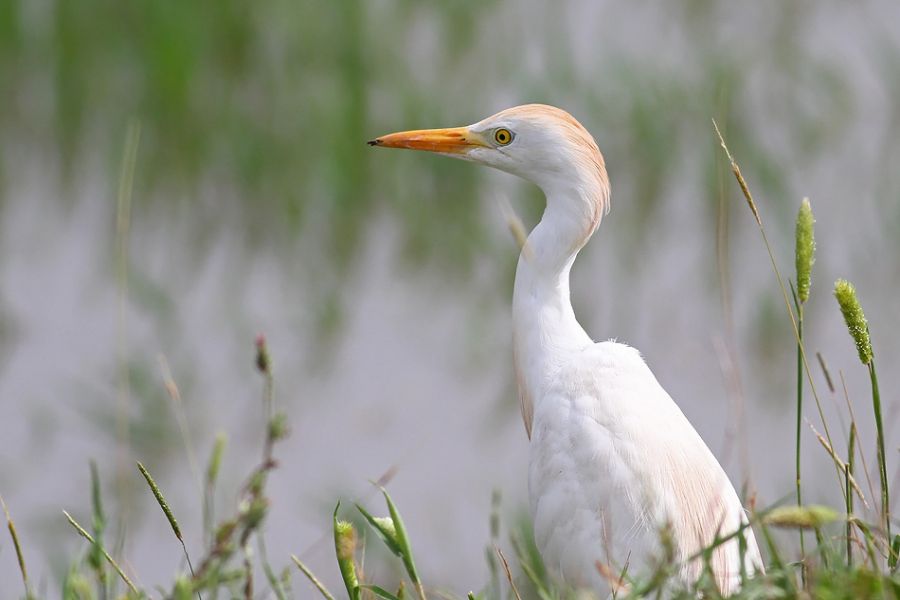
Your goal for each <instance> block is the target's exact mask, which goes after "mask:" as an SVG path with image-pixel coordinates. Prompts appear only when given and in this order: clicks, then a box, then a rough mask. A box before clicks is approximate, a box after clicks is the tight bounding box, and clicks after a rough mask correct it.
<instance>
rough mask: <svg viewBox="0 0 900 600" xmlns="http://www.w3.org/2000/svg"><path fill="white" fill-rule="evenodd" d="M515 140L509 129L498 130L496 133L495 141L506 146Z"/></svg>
mask: <svg viewBox="0 0 900 600" xmlns="http://www.w3.org/2000/svg"><path fill="white" fill-rule="evenodd" d="M512 140H513V134H512V132H511V131H510V130H509V129H498V130H497V131H495V132H494V141H495V142H497V143H498V144H500V145H501V146H505V145H507V144H508V143H510V142H511V141H512Z"/></svg>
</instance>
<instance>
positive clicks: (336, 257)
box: [0, 0, 900, 273]
mask: <svg viewBox="0 0 900 600" xmlns="http://www.w3.org/2000/svg"><path fill="white" fill-rule="evenodd" d="M832 4H834V3H829V2H826V3H819V4H809V3H803V2H785V3H769V4H765V5H759V6H755V7H753V8H752V10H751V9H747V8H743V9H741V10H740V11H738V12H739V13H740V14H737V15H735V14H733V13H734V12H735V10H734V9H733V7H730V6H729V3H726V2H722V1H716V0H680V1H678V2H673V3H670V4H667V5H666V8H665V9H664V14H662V15H661V16H660V17H659V18H656V19H649V22H650V24H651V25H653V24H658V25H659V27H660V28H662V27H665V31H662V30H660V31H637V32H634V33H635V35H637V34H640V35H642V36H646V37H647V38H648V39H649V38H652V37H654V36H655V35H656V34H659V35H665V36H667V38H671V40H672V41H671V43H672V45H673V53H677V54H679V55H680V56H679V58H678V59H677V60H672V57H669V56H659V55H658V48H657V45H656V44H652V45H651V48H655V50H654V51H653V52H645V51H641V48H634V47H629V46H627V45H625V44H624V43H623V39H625V37H624V36H623V35H622V34H619V35H618V36H617V35H615V34H616V31H615V30H616V25H615V24H613V23H610V22H609V21H612V20H615V18H621V11H616V10H612V9H610V10H609V11H606V12H608V13H609V15H610V16H609V17H606V15H605V14H604V13H603V12H602V11H596V10H595V11H591V13H592V14H594V15H595V16H594V17H592V18H593V19H596V21H597V22H596V23H595V24H592V26H595V27H596V29H597V32H598V35H597V36H596V47H580V46H578V45H577V44H583V43H584V41H583V40H582V41H581V42H579V41H578V40H579V39H580V38H576V37H575V36H572V35H571V32H570V31H569V30H570V29H571V26H572V22H573V21H575V20H577V19H573V15H577V12H578V11H579V10H580V8H581V5H580V4H579V3H577V2H573V3H564V4H563V5H561V6H557V5H555V4H554V5H552V6H551V5H547V6H542V5H535V6H533V7H530V10H529V12H528V14H527V15H526V14H519V13H517V12H516V11H515V10H513V9H512V8H509V7H506V6H504V5H503V3H500V2H496V1H488V2H485V1H483V0H457V1H455V2H452V3H443V2H414V1H411V0H397V1H388V0H380V1H378V2H362V1H359V0H335V1H334V2H290V1H286V0H265V1H261V2H254V3H246V2H241V1H239V0H219V1H217V2H212V1H209V0H197V1H193V2H175V1H171V0H163V1H158V0H134V1H129V2H113V1H111V0H80V1H78V2H75V1H74V0H47V1H46V2H27V1H25V0H6V1H5V2H3V3H2V5H0V73H2V77H0V81H2V82H3V86H4V88H5V91H4V93H2V94H0V131H3V139H4V141H5V143H4V144H3V152H4V153H7V154H12V153H16V152H19V151H20V146H19V143H18V142H20V141H25V142H28V144H26V145H25V147H26V148H28V147H33V145H35V144H36V145H37V147H38V148H45V149H50V150H52V154H51V156H53V155H55V156H56V158H57V159H58V164H59V169H60V172H61V175H62V176H63V180H64V181H68V182H71V181H72V180H73V178H76V177H77V176H78V174H79V167H81V166H83V164H82V161H83V160H84V157H85V156H91V155H94V156H96V155H100V156H102V157H105V161H106V164H107V165H108V166H109V174H110V177H111V178H112V177H114V174H115V172H116V166H117V164H118V161H119V159H120V156H121V152H122V148H121V146H122V140H123V138H124V130H125V126H126V124H127V122H128V121H129V119H132V118H138V119H139V120H140V121H141V123H142V125H143V131H144V136H143V139H142V145H141V150H140V167H139V169H138V174H139V178H140V179H139V182H138V185H139V191H138V194H137V195H136V201H137V202H138V204H145V205H147V204H151V203H157V202H160V201H165V202H171V203H175V204H178V203H190V204H191V210H192V211H194V214H196V215H197V216H196V219H197V227H196V229H197V234H198V237H199V238H200V239H201V241H202V239H204V232H205V235H209V233H210V230H212V231H215V229H216V224H220V223H222V222H223V220H225V221H231V222H235V221H236V222H240V223H241V225H242V226H243V227H245V228H246V231H247V232H248V235H249V237H250V239H251V240H257V241H258V240H259V239H261V238H272V237H274V238H276V239H278V238H279V237H290V236H292V235H296V234H297V233H298V232H300V231H304V226H306V229H305V231H310V232H311V235H315V236H319V239H318V240H317V241H318V242H319V243H320V246H321V248H323V249H324V251H325V252H324V253H325V254H326V255H327V256H328V257H329V258H330V259H331V260H332V266H333V267H337V269H336V271H337V272H345V271H346V269H347V267H348V266H349V265H351V264H352V262H353V259H354V258H356V257H357V255H358V252H359V250H360V248H361V246H362V241H363V240H364V239H365V233H364V226H365V224H366V223H367V222H368V221H370V220H371V219H372V218H373V217H374V216H375V215H378V214H381V213H383V212H385V211H386V212H387V213H388V214H389V215H390V216H391V217H392V218H397V219H399V220H400V221H401V222H402V223H403V228H402V231H403V236H404V248H405V250H406V255H407V257H410V258H414V259H415V260H414V261H413V262H414V263H416V262H418V263H420V264H421V263H422V262H426V263H427V262H429V261H430V260H432V259H436V260H439V261H440V263H441V264H442V266H446V267H449V266H450V265H455V266H456V267H458V268H461V269H462V272H463V273H465V272H466V271H467V268H468V267H470V266H471V264H472V259H473V257H474V256H477V255H478V254H479V253H480V252H483V251H484V250H485V249H489V248H490V247H491V246H492V242H491V240H490V239H489V238H488V236H487V230H488V229H489V228H488V227H485V226H484V225H483V224H482V220H481V219H479V215H480V212H481V211H480V209H479V206H480V205H479V203H478V201H479V196H480V195H481V194H480V193H479V188H478V187H477V183H478V181H479V179H478V178H479V174H478V173H477V171H475V170H472V169H466V168H463V167H461V166H460V165H456V164H448V163H447V162H446V161H434V162H433V163H428V166H427V168H425V167H421V166H419V167H418V168H412V167H411V163H409V162H408V159H407V158H403V157H390V158H389V157H386V156H384V155H383V154H379V155H378V156H375V154H374V153H372V152H368V151H367V149H366V147H365V146H364V144H363V142H364V141H365V140H366V139H368V138H369V137H371V136H372V135H374V134H377V133H381V132H383V131H386V130H394V129H400V128H406V127H418V126H429V125H435V126H436V125H444V124H455V123H459V122H472V121H474V120H477V119H479V118H481V117H483V116H486V114H487V113H490V112H492V111H494V110H498V109H501V108H503V107H505V105H506V104H510V103H515V102H526V101H544V102H550V103H556V104H559V105H562V106H565V107H568V108H570V110H572V111H573V112H575V113H576V114H577V116H579V117H580V118H581V119H582V120H583V121H585V122H586V123H587V124H588V126H589V127H590V128H591V129H592V130H593V131H594V132H595V134H596V135H597V136H598V138H599V139H600V144H601V147H602V148H603V149H604V150H605V151H606V154H607V157H608V160H609V162H610V163H611V170H612V172H613V179H614V182H615V183H616V187H617V189H626V190H628V192H629V195H630V199H629V204H632V203H633V204H634V206H635V210H633V211H632V212H631V214H630V218H631V219H632V222H631V223H630V224H629V225H630V226H631V227H638V226H641V225H643V224H645V223H646V221H648V220H651V219H652V216H653V213H654V209H655V208H657V206H658V205H659V203H660V201H661V199H662V198H664V197H665V195H666V194H667V193H668V191H669V190H671V189H672V188H673V186H675V185H676V184H675V183H674V182H675V181H676V180H677V181H685V180H687V181H688V182H691V181H694V182H695V183H696V184H697V187H698V188H699V189H700V190H702V193H703V194H704V195H706V196H707V204H708V205H709V207H710V215H711V216H710V224H712V223H714V222H715V217H714V211H715V206H716V204H717V195H718V193H719V186H718V185H717V184H715V182H716V180H717V178H718V175H717V173H718V171H717V169H716V165H717V157H716V153H715V144H714V142H713V138H712V135H711V133H710V131H709V130H708V129H709V128H708V122H709V118H710V117H711V116H715V117H716V118H718V119H719V122H720V123H722V124H723V125H724V126H725V129H726V130H727V133H728V135H729V137H730V138H731V139H732V140H734V144H735V152H736V153H737V154H738V155H739V156H741V157H742V160H743V163H744V164H745V165H746V167H745V168H746V169H747V170H748V171H751V172H752V173H753V174H754V175H755V177H756V178H758V179H759V181H758V182H757V186H759V187H760V191H761V192H762V193H764V194H766V195H768V196H771V197H772V198H773V199H774V200H775V201H776V202H780V203H782V204H783V205H784V206H785V208H784V210H785V215H783V216H786V215H787V214H788V212H789V207H790V206H793V201H794V200H795V198H793V197H792V193H794V191H795V190H792V189H789V185H788V181H787V172H788V170H790V169H791V168H793V167H795V166H796V165H797V164H798V163H804V162H809V161H813V160H814V159H815V158H816V156H817V155H818V153H819V152H821V151H822V150H823V149H824V148H827V147H828V146H829V145H830V144H835V143H838V140H839V136H840V135H841V134H842V133H843V132H844V131H845V128H846V126H847V124H848V122H849V121H850V120H851V119H852V118H854V117H855V115H854V112H853V111H854V107H855V103H854V93H855V92H854V90H853V89H852V87H851V82H850V81H849V79H848V67H847V66H846V64H844V63H841V62H839V61H838V60H836V59H835V58H834V57H829V56H827V55H825V56H823V53H822V52H820V51H819V49H817V48H816V47H815V44H810V43H809V42H808V39H807V36H806V35H805V30H807V29H809V27H810V26H811V23H812V22H813V20H814V19H813V18H812V17H814V16H815V14H817V13H824V12H826V11H828V10H830V8H829V6H830V5H832ZM649 10H654V9H653V8H652V6H651V4H650V3H646V2H641V3H637V4H636V5H635V11H637V12H639V11H645V12H646V11H649ZM739 19H746V20H747V21H748V22H747V23H746V25H748V26H750V27H748V30H747V31H741V30H736V31H735V32H734V34H733V35H729V34H727V33H726V32H727V30H728V28H727V27H722V26H720V25H721V24H723V23H728V22H729V21H730V22H732V24H733V23H734V22H735V21H737V20H739ZM625 21H626V22H625V23H623V24H622V27H623V28H624V29H625V30H626V31H627V28H628V27H630V25H629V24H628V22H627V19H626V20H625ZM753 22H758V23H760V24H763V23H765V24H769V26H768V27H762V26H760V27H752V24H753ZM876 25H877V24H875V23H873V31H876V32H877V27H876ZM654 26H655V25H654ZM523 34H524V35H523ZM876 37H877V36H876ZM666 43H669V42H666ZM877 43H879V44H881V46H882V48H883V50H882V56H883V57H884V63H883V69H884V70H885V72H886V73H887V72H888V71H891V72H892V73H893V78H892V80H891V81H893V83H892V84H888V85H892V86H894V87H896V85H897V83H896V81H897V76H896V64H897V63H896V61H897V60H898V59H897V57H898V56H900V52H898V49H897V47H896V43H895V41H894V40H890V39H889V38H885V39H883V40H877ZM534 56H537V57H538V59H537V61H535V60H534V59H533V57H534ZM586 56H589V58H586ZM891 56H893V58H890V57H891ZM531 63H535V64H531ZM498 97H502V98H506V99H508V100H507V101H505V102H503V103H498V101H497V98H498ZM898 113H900V109H898V108H897V107H896V105H895V106H894V114H893V115H892V118H893V119H894V122H896V121H897V120H898V119H900V116H898ZM761 120H774V121H777V123H778V126H779V127H780V128H782V131H783V139H780V140H771V139H764V138H763V137H762V134H763V130H762V129H761V128H760V127H759V122H760V121H761ZM775 142H777V143H775ZM885 143H886V144H887V143H890V144H895V143H896V142H888V141H885ZM893 152H895V153H896V149H893ZM688 157H691V158H693V157H701V158H702V161H701V163H699V164H698V163H695V162H693V161H688V160H687V159H688ZM376 159H377V163H373V161H374V160H376ZM6 162H8V161H6ZM376 164H377V167H375V166H374V165H376ZM416 164H417V165H420V163H416ZM375 168H377V174H378V176H377V177H374V176H373V175H374V173H375V171H374V170H373V169H375ZM884 178H885V185H886V186H888V188H889V189H888V190H886V193H890V194H894V195H896V194H897V187H898V184H897V181H896V177H892V176H890V175H889V174H887V173H886V174H884ZM888 184H889V185H888ZM203 195H205V196H212V197H213V199H212V200H211V201H208V202H198V201H197V198H198V197H200V196H203ZM61 196H62V197H65V196H66V195H65V194H61ZM438 196H439V198H437V197H438ZM429 197H435V201H434V202H422V199H423V198H429ZM616 199H619V196H618V195H617V197H616ZM788 200H790V202H788ZM532 204H534V206H531V207H530V208H529V212H530V213H531V216H532V217H533V216H534V213H535V211H536V210H537V209H538V204H539V203H537V202H535V203H532ZM784 222H789V220H788V219H785V220H784ZM620 223H621V221H620ZM631 254H632V253H631V252H629V251H627V249H626V250H625V251H623V256H629V255H631Z"/></svg>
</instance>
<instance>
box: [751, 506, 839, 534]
mask: <svg viewBox="0 0 900 600" xmlns="http://www.w3.org/2000/svg"><path fill="white" fill-rule="evenodd" d="M839 517H840V515H838V513H837V512H835V511H834V510H833V509H831V508H829V507H827V506H819V505H815V504H813V505H809V506H782V507H779V508H776V509H774V510H772V511H771V512H770V513H769V514H767V515H766V516H765V519H764V521H765V523H766V525H772V526H774V527H787V528H795V529H815V528H817V527H821V526H822V525H827V524H828V523H831V522H833V521H836V520H837V519H838V518H839Z"/></svg>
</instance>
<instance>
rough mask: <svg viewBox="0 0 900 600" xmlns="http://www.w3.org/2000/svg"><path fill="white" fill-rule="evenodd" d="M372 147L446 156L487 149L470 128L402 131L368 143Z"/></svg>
mask: <svg viewBox="0 0 900 600" xmlns="http://www.w3.org/2000/svg"><path fill="white" fill-rule="evenodd" d="M368 144H369V145H370V146H384V147H385V148H408V149H410V150H425V151H427V152H441V153H444V154H464V153H465V152H467V151H468V150H470V149H472V148H475V147H487V144H485V143H484V141H483V140H482V139H481V137H480V136H479V135H478V134H476V133H473V132H471V131H469V128H468V127H450V128H447V129H416V130H413V131H401V132H399V133H390V134H388V135H383V136H381V137H377V138H375V139H374V140H371V141H369V142H368Z"/></svg>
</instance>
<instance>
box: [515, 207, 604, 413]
mask: <svg viewBox="0 0 900 600" xmlns="http://www.w3.org/2000/svg"><path fill="white" fill-rule="evenodd" d="M569 193H571V194H577V193H578V191H577V190H575V191H566V192H558V193H554V194H548V195H547V208H546V210H545V211H544V215H543V217H542V219H541V222H540V223H538V225H537V226H536V227H535V228H534V230H533V231H532V232H531V235H529V236H528V241H527V243H526V245H525V247H524V248H523V250H522V253H521V255H520V256H519V264H518V267H517V268H516V283H515V289H514V291H513V351H514V357H515V363H516V365H515V366H516V372H517V378H518V385H519V388H520V389H519V392H520V396H521V397H522V403H523V415H524V416H525V424H526V428H530V414H529V411H530V399H528V398H534V396H535V394H537V393H538V392H539V390H541V389H542V387H543V385H544V383H545V382H546V380H547V377H548V376H549V375H550V374H552V372H554V371H555V369H556V368H557V367H558V366H559V364H560V363H561V362H562V361H564V360H565V359H566V357H567V356H568V355H569V354H570V352H572V351H576V350H579V349H581V348H583V347H585V346H587V345H589V344H590V343H591V339H590V337H589V336H588V335H587V333H585V331H584V329H583V328H582V327H581V325H579V323H578V321H577V320H576V318H575V313H574V311H573V310H572V302H571V300H570V298H569V271H570V270H571V268H572V264H573V263H574V262H575V257H576V255H577V254H578V251H579V250H580V249H581V248H582V246H584V244H585V243H586V242H587V240H588V238H590V236H591V233H593V229H594V227H595V226H596V223H595V222H592V221H591V219H590V218H589V217H588V216H586V215H580V214H577V213H578V211H572V210H571V207H572V206H578V205H579V204H580V203H579V202H578V201H577V200H579V199H573V198H570V197H564V196H565V195H566V194H569ZM561 196H562V197H561ZM573 200H574V201H573ZM526 397H527V398H526ZM526 404H528V405H529V406H526Z"/></svg>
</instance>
